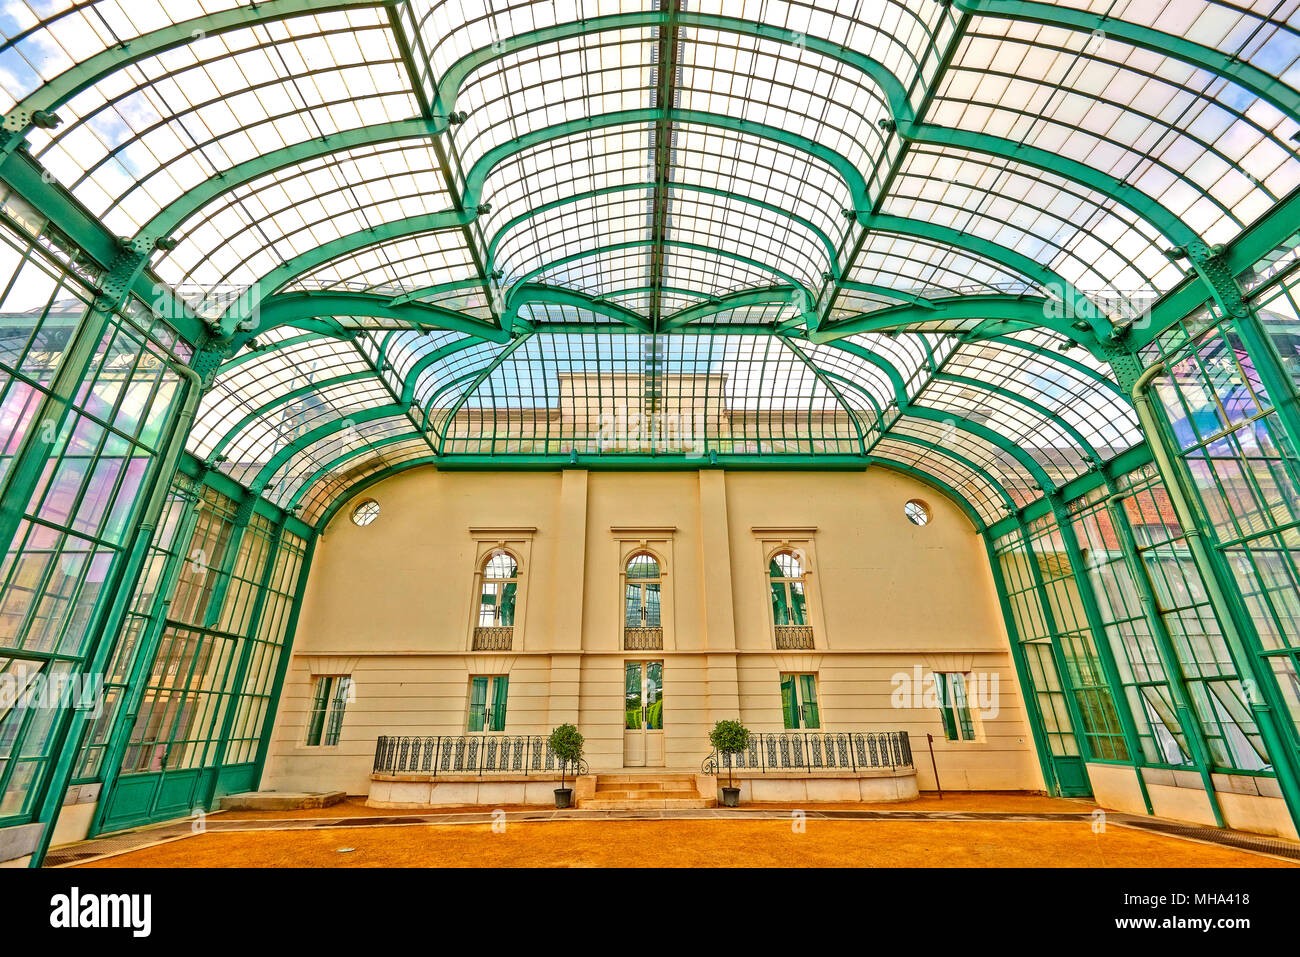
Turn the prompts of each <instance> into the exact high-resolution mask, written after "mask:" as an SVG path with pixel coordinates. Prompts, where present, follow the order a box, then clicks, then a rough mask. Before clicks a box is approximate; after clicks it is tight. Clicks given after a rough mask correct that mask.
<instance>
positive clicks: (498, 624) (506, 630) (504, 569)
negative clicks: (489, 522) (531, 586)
mask: <svg viewBox="0 0 1300 957" xmlns="http://www.w3.org/2000/svg"><path fill="white" fill-rule="evenodd" d="M480 578H481V583H480V586H479V602H478V623H477V625H476V627H475V628H474V650H475V651H509V650H510V647H511V642H512V640H513V638H514V625H515V598H516V597H517V595H518V592H519V563H518V562H516V561H515V558H514V556H513V555H511V554H510V553H509V552H508V551H506V550H505V549H504V548H497V549H493V550H492V551H491V552H489V553H488V556H487V558H486V559H484V561H483V567H482V574H481V576H480Z"/></svg>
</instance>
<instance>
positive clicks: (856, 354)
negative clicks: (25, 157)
mask: <svg viewBox="0 0 1300 957" xmlns="http://www.w3.org/2000/svg"><path fill="white" fill-rule="evenodd" d="M1298 10H1300V3H1297V2H1295V0H1289V2H1277V0H1261V2H1257V3H1247V2H1242V3H1234V4H1229V3H1218V2H1201V0H1180V2H1178V3H1167V4H1153V3H1148V2H1142V0H1067V2H1063V3H1058V4H1053V3H1038V2H1021V0H954V2H952V3H937V2H934V0H908V2H901V0H881V2H878V3H873V4H867V5H864V4H860V3H858V2H856V0H854V2H849V0H840V2H833V0H816V2H798V3H796V2H779V0H754V2H749V0H641V2H638V0H601V2H572V0H537V2H525V0H517V2H488V0H387V2H373V0H372V2H346V0H337V2H331V0H315V2H309V0H262V2H259V3H256V4H253V3H247V4H240V3H236V2H233V0H166V2H165V3H164V2H161V0H92V2H74V0H6V2H4V3H3V5H0V37H2V40H3V43H2V46H0V101H3V102H0V107H2V109H3V112H4V113H5V123H4V132H3V134H2V135H3V137H4V139H3V140H2V142H3V143H4V147H3V155H4V156H5V157H7V156H10V155H11V154H13V152H14V151H15V149H17V147H18V146H19V145H24V146H25V148H26V150H27V151H28V153H29V154H30V156H31V157H32V158H34V159H35V161H36V162H38V163H39V164H40V166H42V167H43V168H44V170H45V171H47V174H48V177H49V178H50V179H52V180H53V181H54V182H57V183H58V184H60V185H61V186H62V187H64V188H65V189H66V190H67V191H68V192H69V193H70V194H71V196H72V197H75V199H76V200H77V201H78V202H79V203H80V204H82V205H83V206H84V207H85V209H86V210H88V211H89V213H90V214H91V215H92V216H93V217H95V218H96V219H97V220H99V221H100V222H101V223H102V224H103V225H104V227H106V228H107V230H109V231H110V232H111V233H112V234H114V235H119V236H123V237H126V238H129V239H134V240H137V242H138V244H139V245H141V246H142V248H146V249H152V252H151V254H150V258H149V261H148V266H149V269H150V270H151V271H152V274H153V275H154V276H156V277H157V278H158V279H159V280H161V281H162V282H164V283H166V284H167V285H169V286H171V287H172V288H173V289H174V290H176V291H177V292H178V293H179V294H180V296H181V298H182V299H184V300H185V301H186V302H188V303H189V304H190V305H191V306H192V307H193V308H194V310H195V312H196V313H197V314H198V315H199V316H201V317H204V318H205V319H208V320H210V321H211V324H212V332H210V333H209V334H208V337H207V339H206V340H205V341H202V342H195V343H193V345H195V346H198V347H205V348H208V349H217V350H220V351H221V352H222V354H223V355H224V356H225V363H224V365H223V366H222V368H221V370H220V372H219V374H218V375H217V377H216V379H215V381H214V383H213V386H212V388H211V390H210V392H209V393H208V394H207V395H206V397H205V399H204V400H203V403H202V405H201V407H200V409H199V413H198V415H197V419H196V422H195V426H194V429H193V433H192V435H191V438H190V442H189V448H190V451H191V452H192V453H193V454H194V455H195V456H197V457H198V458H199V459H201V460H204V461H206V462H209V463H210V464H211V465H213V466H214V467H216V468H219V469H220V470H221V471H223V472H225V473H227V474H229V475H230V476H231V477H232V478H234V479H236V480H238V481H240V482H242V483H244V484H246V485H248V486H249V487H251V488H253V489H254V490H256V491H258V492H260V493H262V494H264V495H265V496H266V497H268V498H269V499H271V500H272V501H274V502H275V503H277V504H279V505H282V506H284V507H291V508H294V509H296V510H297V511H298V513H299V514H300V515H301V516H302V517H304V518H305V519H307V520H308V521H314V520H315V519H317V518H319V517H320V516H322V515H323V514H324V513H325V512H326V511H327V509H328V508H329V506H330V504H331V503H332V502H333V501H334V500H335V499H336V498H338V497H339V496H340V495H344V494H346V493H347V490H348V489H349V488H350V487H352V486H353V485H354V484H355V483H356V482H358V481H361V480H363V479H365V478H367V477H370V476H375V475H378V474H382V473H384V472H386V471H390V470H394V469H398V468H402V467H405V466H408V465H411V464H417V463H424V462H428V463H439V462H440V463H444V464H453V463H457V462H459V463H470V464H473V463H476V462H479V461H480V460H481V459H482V458H483V457H487V456H494V457H498V458H499V457H503V456H515V457H519V456H527V457H531V458H535V459H537V460H538V461H564V460H569V459H571V458H572V457H574V456H578V457H580V459H581V461H590V460H591V459H592V458H593V457H596V456H599V457H601V458H603V459H607V460H620V459H622V460H626V461H628V462H629V463H632V464H642V465H644V464H646V463H647V462H648V461H649V457H651V456H653V457H654V458H656V459H657V460H659V461H661V462H665V463H672V462H677V463H685V464H687V465H689V464H691V463H698V464H705V463H708V462H719V463H721V464H728V463H734V462H737V461H739V458H740V457H744V458H745V459H746V460H753V459H755V458H763V459H766V460H770V461H772V462H773V464H781V463H783V462H796V461H798V462H799V463H801V464H807V463H808V461H812V462H820V463H823V464H826V465H828V466H831V465H839V464H846V465H854V464H856V465H858V466H861V465H862V464H865V463H869V462H877V463H881V464H884V465H888V466H892V467H895V468H899V469H903V470H907V471H911V472H913V473H914V474H917V475H919V476H922V477H924V478H926V479H927V480H929V481H931V482H933V483H935V484H936V485H938V486H939V487H940V488H942V489H943V490H944V491H945V492H946V493H948V494H950V495H952V496H953V497H954V498H956V499H957V500H958V501H960V502H961V503H962V504H963V505H964V507H965V508H966V509H967V511H968V514H970V515H971V517H972V519H973V520H974V521H975V522H976V523H977V524H979V525H987V524H992V523H993V522H996V521H997V520H998V519H1000V518H1002V517H1004V516H1006V515H1007V514H1009V512H1010V511H1011V510H1013V509H1015V508H1016V507H1018V506H1020V505H1022V504H1025V503H1027V502H1029V501H1031V500H1033V499H1036V498H1038V497H1039V496H1041V494H1042V493H1043V492H1044V491H1045V490H1047V491H1050V490H1053V489H1056V488H1059V487H1060V486H1061V485H1063V484H1064V483H1066V482H1068V481H1070V480H1071V479H1073V478H1076V477H1078V476H1080V475H1082V474H1084V473H1086V472H1088V471H1090V470H1093V469H1095V468H1097V467H1099V466H1100V465H1101V464H1102V463H1104V462H1105V461H1107V460H1108V459H1110V458H1113V457H1114V456H1116V455H1118V454H1119V453H1121V452H1123V451H1125V450H1126V449H1128V448H1131V447H1132V446H1134V445H1136V444H1138V443H1139V442H1140V441H1141V437H1140V434H1139V431H1138V428H1137V424H1136V420H1135V418H1134V415H1133V412H1132V408H1131V406H1130V404H1129V403H1128V401H1127V400H1126V398H1125V396H1124V393H1123V390H1121V389H1120V387H1119V386H1118V385H1117V384H1116V382H1115V380H1114V377H1113V374H1112V372H1111V369H1110V366H1109V364H1108V362H1107V356H1108V355H1109V353H1108V352H1107V347H1108V344H1109V342H1110V340H1111V338H1113V337H1115V336H1118V335H1121V334H1122V333H1123V331H1124V330H1125V329H1126V328H1127V326H1128V325H1129V324H1131V323H1132V322H1133V321H1134V319H1135V318H1137V317H1141V316H1142V315H1143V313H1144V310H1146V309H1148V308H1149V307H1150V306H1151V304H1152V303H1153V302H1156V301H1157V300H1159V299H1160V297H1161V296H1163V295H1165V294H1168V293H1170V292H1171V290H1174V289H1175V287H1177V286H1178V285H1179V284H1180V283H1181V282H1183V280H1184V278H1185V276H1186V275H1187V269H1186V266H1187V263H1186V261H1183V262H1179V261H1177V260H1176V259H1175V258H1174V257H1172V256H1170V255H1169V254H1168V251H1169V250H1170V249H1171V248H1175V247H1187V246H1188V244H1189V243H1197V242H1203V243H1205V244H1208V245H1211V246H1212V245H1214V244H1218V243H1227V242H1230V241H1232V240H1233V239H1234V238H1235V237H1237V236H1238V235H1240V234H1242V232H1243V230H1246V229H1247V228H1249V227H1250V225H1251V224H1252V223H1254V222H1256V221H1257V220H1259V219H1260V217H1262V216H1264V215H1265V214H1267V213H1268V212H1269V211H1271V210H1273V209H1274V208H1275V207H1276V206H1277V204H1278V203H1279V202H1280V201H1281V200H1282V199H1283V198H1285V197H1286V196H1287V195H1288V194H1289V193H1290V192H1291V191H1292V190H1294V189H1295V188H1296V187H1297V185H1300V157H1298V156H1297V141H1296V138H1295V137H1296V131H1297V123H1298V121H1300V93H1297V90H1298V89H1300V66H1298V65H1297V64H1298V62H1300V12H1297V11H1298ZM1061 317H1064V318H1061Z"/></svg>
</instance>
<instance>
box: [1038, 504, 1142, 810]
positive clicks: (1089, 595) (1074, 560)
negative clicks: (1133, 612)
mask: <svg viewBox="0 0 1300 957" xmlns="http://www.w3.org/2000/svg"><path fill="white" fill-rule="evenodd" d="M1047 498H1048V502H1049V503H1050V504H1051V506H1052V513H1053V514H1054V515H1055V516H1056V525H1057V528H1058V529H1060V532H1061V542H1062V544H1064V545H1065V554H1066V557H1067V558H1069V560H1070V576H1071V578H1073V579H1074V587H1075V589H1076V591H1077V593H1078V596H1079V603H1080V604H1081V605H1083V614H1084V618H1085V619H1086V620H1087V622H1088V628H1089V630H1090V631H1091V632H1092V644H1093V649H1094V650H1095V651H1096V653H1097V657H1098V658H1099V659H1101V669H1102V671H1103V672H1104V673H1105V676H1106V684H1107V685H1108V686H1109V688H1108V690H1109V692H1110V699H1111V704H1112V705H1113V706H1114V708H1115V714H1116V716H1117V717H1118V718H1119V726H1120V730H1121V731H1122V732H1123V734H1124V746H1125V748H1127V750H1128V756H1129V763H1131V764H1132V765H1133V770H1134V772H1135V773H1136V775H1137V779H1138V790H1140V791H1141V792H1142V803H1143V804H1144V805H1146V809H1147V814H1154V813H1155V811H1154V810H1153V808H1152V806H1151V794H1150V793H1149V792H1148V791H1147V782H1146V778H1144V777H1143V775H1142V765H1144V764H1146V761H1145V759H1144V758H1143V756H1142V747H1141V745H1140V743H1139V742H1138V733H1137V725H1136V724H1135V723H1134V721H1133V712H1132V710H1131V709H1130V708H1129V702H1128V698H1127V697H1125V695H1124V685H1123V682H1122V681H1121V680H1120V676H1119V666H1118V665H1117V664H1116V663H1115V655H1114V651H1113V649H1112V648H1111V647H1110V639H1109V637H1108V636H1107V634H1106V623H1105V621H1104V620H1103V619H1102V617H1101V609H1100V608H1099V607H1098V605H1097V595H1096V593H1095V592H1094V591H1093V587H1092V579H1091V578H1089V577H1088V569H1087V565H1086V563H1085V562H1084V559H1083V550H1082V549H1080V548H1079V539H1078V536H1077V535H1075V532H1074V525H1073V524H1071V517H1070V512H1069V509H1067V508H1066V507H1065V503H1064V501H1062V499H1061V497H1060V495H1058V494H1055V493H1053V494H1050V495H1048V497H1047Z"/></svg>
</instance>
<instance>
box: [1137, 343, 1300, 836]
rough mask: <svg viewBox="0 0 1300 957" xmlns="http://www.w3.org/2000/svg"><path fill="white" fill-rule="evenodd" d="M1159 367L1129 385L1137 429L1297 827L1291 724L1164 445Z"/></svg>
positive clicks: (1186, 484) (1297, 778)
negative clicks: (1154, 385)
mask: <svg viewBox="0 0 1300 957" xmlns="http://www.w3.org/2000/svg"><path fill="white" fill-rule="evenodd" d="M1163 370H1164V363H1163V362H1158V363H1156V364H1155V365H1153V366H1152V367H1151V368H1149V369H1147V370H1146V371H1145V372H1144V373H1142V375H1141V376H1140V377H1139V378H1138V380H1137V382H1135V383H1134V385H1133V393H1132V395H1133V405H1134V407H1135V408H1136V409H1137V413H1138V419H1139V421H1140V422H1141V424H1142V430H1143V432H1145V433H1146V438H1147V443H1148V444H1149V445H1150V446H1151V453H1152V455H1153V456H1154V458H1155V463H1156V468H1157V469H1158V471H1159V472H1160V476H1161V478H1162V479H1163V480H1164V483H1165V486H1166V488H1167V490H1168V492H1169V500H1170V504H1171V505H1172V506H1173V509H1174V513H1175V515H1176V516H1177V518H1178V522H1179V524H1180V525H1181V526H1182V528H1183V534H1184V536H1185V537H1186V539H1187V547H1188V549H1189V550H1190V551H1191V553H1192V559H1193V561H1194V562H1195V563H1196V566H1197V569H1198V570H1199V571H1200V573H1201V578H1202V579H1203V580H1204V583H1205V590H1206V592H1207V594H1208V596H1209V599H1210V605H1211V607H1212V608H1213V609H1214V614H1215V616H1216V617H1217V618H1218V620H1219V624H1220V626H1221V627H1222V628H1223V637H1224V641H1225V642H1226V644H1227V646H1228V651H1229V653H1230V655H1231V656H1232V660H1233V665H1234V666H1235V667H1236V669H1237V673H1238V675H1240V676H1241V681H1242V686H1243V688H1244V689H1245V692H1246V703H1247V704H1248V705H1249V707H1250V710H1251V714H1252V715H1253V716H1254V718H1255V724H1256V726H1257V727H1258V728H1259V732H1260V735H1261V736H1262V737H1263V738H1264V747H1265V749H1266V750H1267V751H1268V754H1269V757H1270V758H1272V760H1273V770H1274V773H1275V774H1276V775H1277V782H1278V786H1279V787H1280V788H1281V789H1282V795H1283V798H1284V799H1285V802H1286V806H1287V811H1288V812H1289V813H1290V815H1291V821H1292V823H1293V825H1294V826H1295V828H1296V830H1297V831H1300V774H1298V773H1297V768H1296V760H1295V752H1294V749H1293V747H1292V743H1291V742H1292V737H1291V736H1292V734H1293V733H1294V728H1293V727H1291V726H1290V724H1291V723H1290V722H1289V721H1288V722H1287V727H1280V726H1279V724H1278V722H1277V721H1276V714H1277V709H1278V708H1281V709H1282V713H1283V714H1285V713H1287V712H1286V710H1285V704H1284V702H1282V700H1281V693H1280V691H1279V689H1278V687H1277V684H1276V682H1275V680H1274V676H1273V673H1272V670H1271V669H1267V668H1265V667H1264V666H1263V665H1262V663H1261V662H1260V660H1259V653H1258V652H1257V651H1254V650H1253V649H1252V648H1251V647H1250V643H1252V642H1251V639H1253V644H1254V645H1255V646H1258V641H1259V639H1258V637H1257V636H1256V635H1255V630H1254V624H1253V623H1252V622H1251V620H1250V616H1249V615H1248V614H1247V613H1246V610H1245V608H1243V607H1241V606H1240V605H1239V604H1236V603H1234V602H1233V601H1232V600H1231V596H1232V595H1234V594H1236V588H1237V586H1236V583H1235V582H1234V581H1233V579H1232V575H1231V573H1230V572H1228V570H1227V569H1225V568H1224V567H1223V566H1222V564H1221V563H1220V559H1221V556H1220V555H1219V554H1218V553H1217V550H1216V549H1215V548H1214V547H1213V545H1211V544H1210V543H1208V542H1206V540H1205V533H1204V529H1205V528H1206V527H1207V526H1208V524H1209V523H1208V521H1202V520H1201V518H1200V517H1199V516H1198V514H1197V512H1196V510H1195V509H1194V508H1193V507H1192V504H1191V503H1192V502H1193V501H1194V498H1193V494H1194V493H1192V492H1190V491H1189V489H1190V487H1191V482H1190V479H1188V478H1185V477H1184V475H1183V472H1182V470H1181V469H1180V468H1179V464H1180V463H1178V462H1177V460H1176V455H1177V453H1175V452H1172V451H1171V450H1170V449H1171V443H1170V439H1169V437H1168V435H1167V434H1166V432H1165V427H1164V425H1163V424H1162V422H1161V420H1160V418H1159V417H1158V416H1157V414H1156V409H1155V406H1154V404H1153V403H1152V401H1151V397H1150V395H1149V394H1148V393H1147V387H1148V386H1149V384H1150V383H1151V381H1152V380H1153V379H1154V378H1155V377H1156V376H1157V375H1159V374H1160V373H1161V372H1162V371H1163ZM1247 636H1249V637H1247Z"/></svg>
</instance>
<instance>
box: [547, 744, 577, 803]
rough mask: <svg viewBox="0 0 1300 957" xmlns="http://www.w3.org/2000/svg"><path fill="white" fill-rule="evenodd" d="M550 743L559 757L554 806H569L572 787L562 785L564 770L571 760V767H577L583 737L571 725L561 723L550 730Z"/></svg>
mask: <svg viewBox="0 0 1300 957" xmlns="http://www.w3.org/2000/svg"><path fill="white" fill-rule="evenodd" d="M550 743H551V750H552V751H554V752H555V756H556V757H557V758H559V759H560V786H559V787H558V788H556V789H555V806H556V807H557V808H565V807H569V806H570V805H572V804H573V788H566V787H565V786H564V772H565V770H566V769H567V768H568V766H569V762H570V761H572V762H573V769H574V770H575V771H576V770H577V769H578V762H579V761H580V760H581V759H582V745H583V743H584V739H583V737H582V735H581V734H579V733H578V729H577V728H575V727H574V726H573V725H571V724H562V725H560V726H559V727H558V728H556V729H555V730H554V731H552V732H551V742H550Z"/></svg>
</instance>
